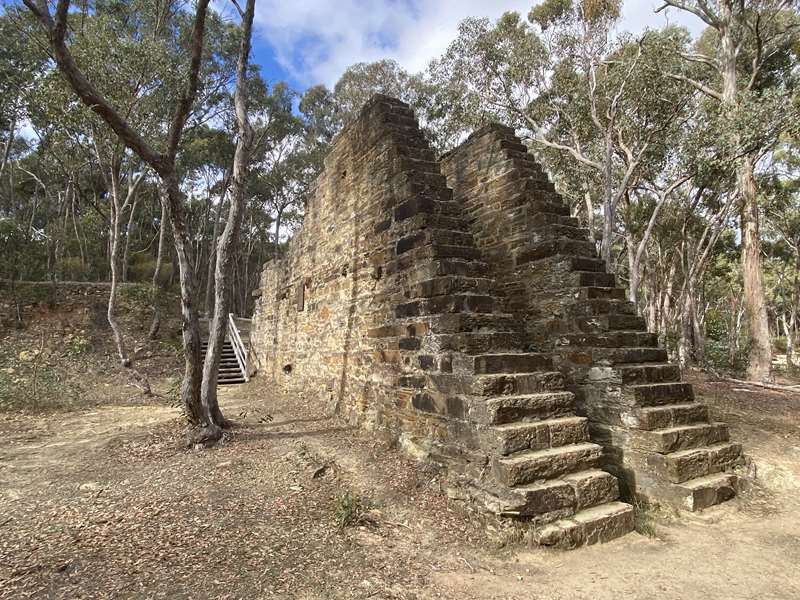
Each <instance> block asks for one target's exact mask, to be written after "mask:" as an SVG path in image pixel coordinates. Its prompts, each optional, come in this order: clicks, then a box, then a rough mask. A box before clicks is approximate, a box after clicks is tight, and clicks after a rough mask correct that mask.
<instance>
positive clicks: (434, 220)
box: [409, 213, 469, 231]
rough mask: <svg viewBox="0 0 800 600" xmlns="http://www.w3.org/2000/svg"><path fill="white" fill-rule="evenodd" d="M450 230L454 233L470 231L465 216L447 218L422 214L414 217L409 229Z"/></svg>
mask: <svg viewBox="0 0 800 600" xmlns="http://www.w3.org/2000/svg"><path fill="white" fill-rule="evenodd" d="M415 225H416V226H415ZM427 228H430V229H449V230H453V231H469V225H468V223H467V221H466V219H464V217H463V216H454V217H451V216H446V215H436V214H425V213H423V214H421V215H417V216H416V217H413V220H412V221H410V225H409V229H411V230H414V229H427Z"/></svg>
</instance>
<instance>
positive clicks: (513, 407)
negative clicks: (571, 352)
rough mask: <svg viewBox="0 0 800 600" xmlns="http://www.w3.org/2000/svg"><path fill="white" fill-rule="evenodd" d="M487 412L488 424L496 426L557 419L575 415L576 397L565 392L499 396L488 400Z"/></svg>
mask: <svg viewBox="0 0 800 600" xmlns="http://www.w3.org/2000/svg"><path fill="white" fill-rule="evenodd" d="M486 412H487V414H488V422H489V423H492V424H495V425H502V424H505V423H513V422H516V421H538V420H546V419H557V418H560V417H567V416H572V415H574V414H575V396H574V395H573V394H572V392H564V391H556V392H550V393H540V394H525V395H519V396H497V397H494V398H489V399H488V400H486Z"/></svg>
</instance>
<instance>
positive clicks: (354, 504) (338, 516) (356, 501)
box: [333, 490, 367, 529]
mask: <svg viewBox="0 0 800 600" xmlns="http://www.w3.org/2000/svg"><path fill="white" fill-rule="evenodd" d="M366 510H367V504H366V502H365V501H364V499H363V498H361V497H360V496H359V495H358V494H353V493H352V492H350V491H349V490H348V491H347V492H345V493H344V494H342V495H340V496H337V498H336V502H335V503H334V507H333V519H334V521H335V522H336V526H337V527H338V528H339V529H344V528H346V527H353V526H355V525H358V524H360V523H361V522H362V520H363V518H364V513H365V512H366Z"/></svg>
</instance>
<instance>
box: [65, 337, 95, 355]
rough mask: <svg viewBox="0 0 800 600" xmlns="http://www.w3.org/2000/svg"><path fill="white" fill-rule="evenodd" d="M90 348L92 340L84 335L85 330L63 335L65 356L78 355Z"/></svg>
mask: <svg viewBox="0 0 800 600" xmlns="http://www.w3.org/2000/svg"><path fill="white" fill-rule="evenodd" d="M91 348H92V342H91V340H90V339H89V338H88V337H86V335H85V332H80V333H68V334H67V335H66V336H65V337H64V354H65V355H66V356H80V355H82V354H86V353H87V352H88V351H89V350H91Z"/></svg>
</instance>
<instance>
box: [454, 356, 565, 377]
mask: <svg viewBox="0 0 800 600" xmlns="http://www.w3.org/2000/svg"><path fill="white" fill-rule="evenodd" d="M463 358H466V359H467V360H466V361H465V362H466V363H467V364H465V365H464V366H466V367H467V368H471V369H470V370H471V371H472V372H473V373H475V374H477V375H486V374H493V373H531V372H537V371H552V370H553V357H552V355H550V354H549V353H548V354H544V353H534V352H528V353H524V354H523V353H519V354H511V353H505V354H483V355H479V356H468V357H463ZM458 359H459V357H456V358H454V361H453V363H454V365H455V364H456V362H457V360H458Z"/></svg>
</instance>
